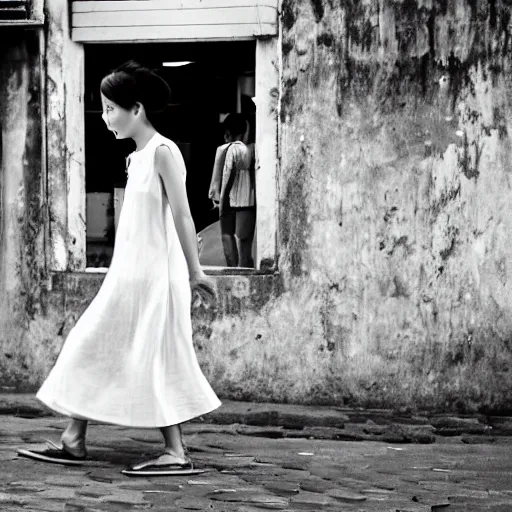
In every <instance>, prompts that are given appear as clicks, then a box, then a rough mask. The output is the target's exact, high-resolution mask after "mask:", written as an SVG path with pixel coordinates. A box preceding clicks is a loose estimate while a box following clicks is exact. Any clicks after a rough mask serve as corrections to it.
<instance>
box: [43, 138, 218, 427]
mask: <svg viewBox="0 0 512 512" xmlns="http://www.w3.org/2000/svg"><path fill="white" fill-rule="evenodd" d="M161 145H164V146H167V147H168V148H169V149H170V150H171V152H172V154H173V156H174V158H175V159H176V161H177V162H178V164H179V166H180V167H181V169H182V173H183V180H185V178H186V170H185V163H184V161H183V157H182V155H181V153H180V151H179V149H178V147H177V146H176V144H174V142H172V141H170V140H169V139H166V138H165V137H163V136H161V135H160V134H158V133H156V134H155V135H154V136H153V137H152V139H151V140H150V141H149V142H148V143H147V145H146V146H145V147H144V148H143V149H142V150H140V151H136V152H134V153H132V154H131V155H130V159H129V161H130V163H129V167H128V183H127V186H126V191H125V197H124V203H123V207H122V211H121V215H120V218H119V224H118V228H117V232H116V240H115V248H114V254H113V257H112V263H111V266H110V268H109V271H108V273H107V275H106V276H105V280H104V281H103V284H102V286H101V288H100V290H99V292H98V294H97V295H96V297H95V298H94V300H93V301H92V302H91V304H90V306H89V307H88V308H87V309H86V311H85V312H84V313H83V315H82V316H81V317H80V319H79V320H78V322H77V323H76V325H75V326H74V327H73V329H72V330H71V331H70V333H69V336H68V337H67V339H66V342H65V343H64V346H63V348H62V350H61V353H60V354H59V357H58V359H57V362H56V363H55V366H54V367H53V369H52V370H51V372H50V374H49V376H48V378H47V379H46V381H45V382H44V383H43V385H42V387H41V388H40V390H39V391H38V393H37V395H36V396H37V398H38V399H39V400H41V401H42V402H43V403H45V404H46V405H47V406H49V407H50V408H51V409H54V410H55V411H57V412H59V413H61V414H64V415H66V416H71V417H74V418H79V419H90V420H96V421H99V422H103V423H113V424H116V425H124V426H130V427H163V426H168V425H174V424H177V423H182V422H185V421H187V420H190V419H192V418H195V417H197V416H201V415H203V414H206V413H208V412H210V411H212V410H214V409H216V408H217V407H219V406H220V405H221V403H220V401H219V399H218V398H217V396H216V394H215V393H214V391H213V390H212V388H211V387H210V385H209V384H208V382H207V380H206V378H205V377H204V375H203V373H202V371H201V369H200V367H199V364H198V362H197V359H196V354H195V351H194V347H193V344H192V322H191V312H190V307H191V291H190V284H189V274H188V266H187V262H186V259H185V255H184V253H183V250H182V248H181V244H180V241H179V238H178V234H177V232H176V228H175V226H174V221H173V217H172V211H171V208H170V206H169V203H168V200H167V198H166V196H165V193H164V189H163V185H162V182H161V180H160V177H159V175H158V173H157V171H156V170H155V166H154V160H155V150H156V148H157V147H158V146H161Z"/></svg>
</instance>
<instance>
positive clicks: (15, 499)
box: [0, 492, 26, 507]
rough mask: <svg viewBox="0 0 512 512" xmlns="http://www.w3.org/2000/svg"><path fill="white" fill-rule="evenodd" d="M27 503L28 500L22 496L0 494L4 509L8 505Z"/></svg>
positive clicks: (0, 501)
mask: <svg viewBox="0 0 512 512" xmlns="http://www.w3.org/2000/svg"><path fill="white" fill-rule="evenodd" d="M25 502H26V500H25V499H24V498H23V497H21V496H17V495H16V494H10V493H4V492H0V504H1V505H2V507H4V506H6V505H23V504H24V503H25Z"/></svg>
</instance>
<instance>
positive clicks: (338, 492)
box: [327, 489, 368, 503]
mask: <svg viewBox="0 0 512 512" xmlns="http://www.w3.org/2000/svg"><path fill="white" fill-rule="evenodd" d="M327 495H328V496H330V497H331V498H335V499H336V500H338V501H343V502H344V503H360V502H362V501H366V500H367V499H368V498H367V497H366V496H363V495H362V494H358V493H355V492H352V491H350V490H348V489H330V490H329V491H327Z"/></svg>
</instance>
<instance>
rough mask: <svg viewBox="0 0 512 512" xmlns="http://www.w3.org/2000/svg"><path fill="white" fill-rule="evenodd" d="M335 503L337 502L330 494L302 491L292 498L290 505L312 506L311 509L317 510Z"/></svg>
mask: <svg viewBox="0 0 512 512" xmlns="http://www.w3.org/2000/svg"><path fill="white" fill-rule="evenodd" d="M334 503H336V502H335V501H334V500H333V499H332V498H330V497H329V496H325V495H324V494H318V493H314V492H301V493H300V494H298V495H297V496H292V497H291V498H290V506H291V507H292V508H293V507H294V506H298V507H310V508H311V510H315V511H316V510H321V509H322V508H326V507H329V506H330V505H333V504H334Z"/></svg>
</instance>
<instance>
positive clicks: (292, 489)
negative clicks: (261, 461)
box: [263, 480, 300, 497]
mask: <svg viewBox="0 0 512 512" xmlns="http://www.w3.org/2000/svg"><path fill="white" fill-rule="evenodd" d="M263 487H264V488H265V489H267V490H269V491H271V492H273V493H274V494H277V495H278V496H284V497H286V496H293V495H294V494H298V493H299V491H300V485H299V484H298V483H292V482H283V481H279V480H278V481H271V482H264V483H263Z"/></svg>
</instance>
